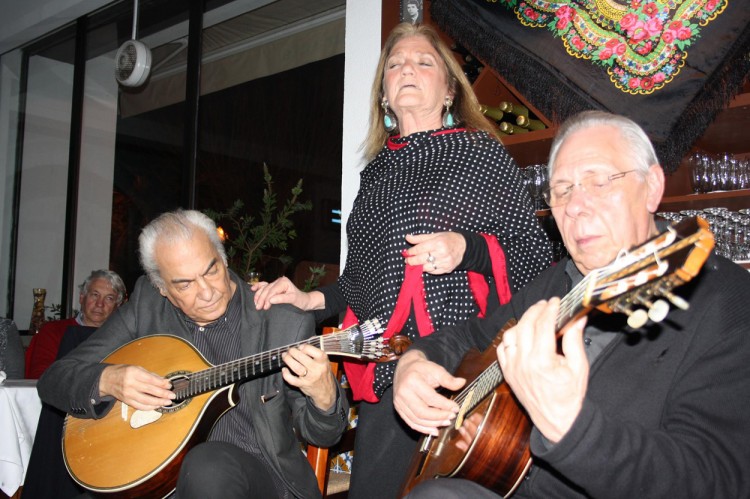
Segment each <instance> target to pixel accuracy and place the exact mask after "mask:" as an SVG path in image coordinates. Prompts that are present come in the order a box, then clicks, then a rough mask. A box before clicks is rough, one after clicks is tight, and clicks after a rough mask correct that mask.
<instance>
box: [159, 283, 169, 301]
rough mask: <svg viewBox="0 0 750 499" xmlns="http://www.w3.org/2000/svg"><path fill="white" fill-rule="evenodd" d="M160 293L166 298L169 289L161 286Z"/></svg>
mask: <svg viewBox="0 0 750 499" xmlns="http://www.w3.org/2000/svg"><path fill="white" fill-rule="evenodd" d="M159 294H160V295H162V296H163V297H165V298H166V297H167V291H166V290H165V289H164V288H163V287H162V286H159Z"/></svg>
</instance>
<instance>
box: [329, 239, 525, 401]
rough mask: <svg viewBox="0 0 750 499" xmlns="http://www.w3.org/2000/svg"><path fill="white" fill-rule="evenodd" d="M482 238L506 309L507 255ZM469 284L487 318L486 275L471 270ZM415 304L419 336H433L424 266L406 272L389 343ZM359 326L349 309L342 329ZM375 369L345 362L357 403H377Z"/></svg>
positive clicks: (409, 267) (389, 328) (388, 330)
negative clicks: (373, 387) (426, 294)
mask: <svg viewBox="0 0 750 499" xmlns="http://www.w3.org/2000/svg"><path fill="white" fill-rule="evenodd" d="M481 235H482V237H484V239H485V241H486V242H487V247H488V249H489V253H490V261H491V262H492V275H493V277H494V278H495V283H496V286H497V295H498V299H499V301H500V304H501V305H505V304H506V303H508V301H509V300H510V296H511V292H510V286H509V285H508V273H507V269H506V267H505V253H504V252H503V249H502V248H501V247H500V243H498V242H497V238H495V236H491V235H487V234H481ZM468 280H469V288H470V289H471V293H472V295H474V300H475V301H476V303H477V306H478V307H479V314H478V317H484V316H485V314H486V313H487V297H488V295H489V289H490V288H489V284H488V283H487V280H486V279H485V277H484V275H482V274H479V273H477V272H474V271H471V270H470V271H469V272H468ZM412 304H413V305H414V318H415V320H416V322H417V331H418V332H419V336H420V337H422V336H428V335H430V334H432V332H433V330H434V327H433V325H432V319H431V318H430V312H429V311H428V310H427V300H426V296H425V290H424V280H423V278H422V265H406V268H405V269H404V282H403V284H402V285H401V290H400V291H399V293H398V298H397V299H396V307H395V308H394V310H393V314H392V315H391V319H390V320H389V321H388V326H387V328H386V330H385V333H383V338H385V339H388V338H390V337H391V336H393V335H394V334H398V333H399V332H400V331H401V328H403V327H404V324H406V320H407V319H408V318H409V311H410V309H411V306H412ZM358 322H359V320H358V319H357V317H356V316H355V315H354V312H353V311H352V309H351V308H347V309H346V315H345V316H344V321H343V323H342V327H343V328H347V327H349V326H352V325H354V324H357V323H358ZM375 365H376V364H375V363H374V362H366V363H364V362H356V361H344V369H345V371H346V378H347V380H348V381H349V385H350V386H351V388H352V394H353V395H354V400H364V401H365V402H373V403H375V402H377V401H378V397H377V395H375V392H374V391H373V389H372V384H373V382H374V381H375Z"/></svg>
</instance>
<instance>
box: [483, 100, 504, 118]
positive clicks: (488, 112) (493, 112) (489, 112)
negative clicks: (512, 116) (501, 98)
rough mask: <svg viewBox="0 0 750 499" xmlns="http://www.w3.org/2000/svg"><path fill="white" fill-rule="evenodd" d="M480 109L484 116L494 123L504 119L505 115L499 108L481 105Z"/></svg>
mask: <svg viewBox="0 0 750 499" xmlns="http://www.w3.org/2000/svg"><path fill="white" fill-rule="evenodd" d="M479 109H480V110H481V111H482V114H483V115H485V116H487V117H488V118H490V119H492V120H494V121H501V120H502V119H503V114H504V113H503V112H502V110H500V108H499V107H495V106H487V105H485V104H480V105H479Z"/></svg>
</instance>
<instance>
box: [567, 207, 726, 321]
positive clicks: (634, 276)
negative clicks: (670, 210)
mask: <svg viewBox="0 0 750 499" xmlns="http://www.w3.org/2000/svg"><path fill="white" fill-rule="evenodd" d="M713 247H714V236H713V234H712V233H711V231H710V230H709V228H708V223H707V222H706V221H705V220H703V219H702V218H698V217H692V218H688V219H684V220H682V221H681V222H679V223H678V224H675V225H673V226H670V227H669V228H668V229H667V230H666V231H664V232H662V233H661V234H659V235H658V236H656V237H654V238H652V239H650V240H648V241H647V242H645V243H644V244H642V245H641V246H638V247H637V248H635V249H633V250H631V251H629V252H623V254H621V255H620V256H619V257H618V258H617V259H616V260H615V261H614V262H613V263H612V264H610V265H608V266H607V267H604V268H602V269H598V270H596V271H594V272H592V273H591V274H589V275H588V276H586V279H584V281H582V282H581V284H580V285H579V286H581V290H580V292H581V295H582V296H581V303H582V305H583V308H585V309H586V310H590V309H592V308H596V309H598V310H601V311H603V312H606V313H612V312H620V313H624V314H627V315H628V324H629V325H630V326H631V327H633V328H638V327H641V326H642V325H643V324H645V323H646V321H647V320H648V319H651V320H653V321H655V322H659V321H661V320H662V319H664V317H666V315H667V312H668V311H669V304H668V303H667V301H668V302H669V303H671V304H672V305H674V306H676V307H678V308H681V309H686V308H687V307H688V304H687V302H685V301H684V300H683V299H682V298H680V297H679V296H677V295H675V294H673V293H672V290H673V289H674V288H676V287H678V286H681V285H682V284H685V283H686V282H688V281H690V280H691V279H692V278H693V277H695V276H696V275H697V274H698V272H700V269H701V267H703V264H704V263H705V261H706V259H707V258H708V256H709V254H710V253H711V250H712V249H713ZM576 288H578V286H577V287H576ZM663 298H666V300H667V301H665V300H664V299H663Z"/></svg>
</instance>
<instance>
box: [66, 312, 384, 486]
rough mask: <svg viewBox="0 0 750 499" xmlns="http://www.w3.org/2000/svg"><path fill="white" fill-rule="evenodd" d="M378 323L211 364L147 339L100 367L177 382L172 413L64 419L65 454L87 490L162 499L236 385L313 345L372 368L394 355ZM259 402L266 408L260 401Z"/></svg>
mask: <svg viewBox="0 0 750 499" xmlns="http://www.w3.org/2000/svg"><path fill="white" fill-rule="evenodd" d="M382 334H383V327H382V326H381V324H380V321H378V320H377V319H373V320H369V321H366V322H363V323H362V324H361V325H354V326H352V327H350V328H348V329H345V330H342V331H340V332H337V333H333V334H327V335H324V336H314V337H311V338H308V339H306V340H304V341H300V342H298V343H294V344H292V345H287V346H284V347H281V348H276V349H274V350H270V351H267V352H263V353H259V354H256V355H251V356H249V357H245V358H242V359H238V360H234V361H232V362H228V363H226V364H221V365H218V366H213V365H211V364H210V363H209V362H208V361H207V360H206V359H205V358H204V357H203V356H202V355H201V353H200V352H198V350H196V349H195V347H193V346H192V345H191V344H190V343H189V342H187V341H185V340H184V339H182V338H179V337H176V336H171V335H153V336H145V337H143V338H138V339H136V340H133V341H131V342H130V343H127V344H125V345H123V346H122V347H120V348H118V349H117V350H115V351H114V352H112V353H111V354H109V355H108V356H107V357H106V358H105V359H104V360H103V361H102V362H105V363H109V364H132V365H139V366H142V367H143V368H145V369H147V370H149V371H151V372H154V373H156V374H159V375H161V376H164V377H165V378H167V379H169V380H171V382H172V390H173V391H174V393H175V394H176V395H177V398H176V399H175V400H174V401H173V403H172V404H171V405H170V406H168V407H162V408H160V409H158V410H155V411H139V410H134V409H133V408H131V407H129V406H127V405H126V404H123V403H122V402H120V401H117V402H116V403H115V405H114V407H113V408H112V410H110V411H109V412H108V413H107V415H106V416H105V417H103V418H101V419H79V418H75V417H72V416H70V415H68V416H66V418H65V423H64V427H63V455H64V459H65V466H66V467H67V469H68V472H69V473H70V475H71V477H73V479H74V480H75V481H76V482H78V483H79V484H80V485H81V486H82V487H84V488H86V489H88V490H90V491H92V492H95V493H105V494H107V495H111V496H114V497H139V498H141V497H164V496H166V495H168V494H169V493H170V492H171V491H173V490H174V489H175V485H176V482H177V474H178V472H179V469H180V465H181V464H182V460H183V458H184V456H185V454H186V453H187V452H188V451H189V450H190V449H191V448H193V447H194V446H195V445H197V444H198V443H201V442H203V441H205V440H206V438H207V437H208V434H209V432H210V431H211V428H212V427H213V425H214V423H215V422H216V420H217V419H218V418H219V417H220V416H221V415H222V414H224V413H225V412H226V411H227V410H229V409H231V408H232V407H234V406H235V405H236V404H237V402H238V401H239V398H238V395H237V390H236V389H235V387H236V385H237V384H238V383H239V382H242V381H245V380H248V379H253V378H258V377H261V376H264V375H266V374H269V373H271V372H275V371H278V370H279V369H281V367H282V365H283V362H282V360H281V356H282V354H283V353H285V352H287V351H288V350H289V349H290V348H292V347H295V346H299V345H303V344H310V345H314V346H316V347H318V348H320V349H321V350H323V351H325V352H326V353H327V354H329V355H343V356H348V357H353V358H357V359H368V360H373V361H379V360H383V359H385V358H388V356H389V347H388V345H387V344H386V343H385V342H384V340H383V338H382ZM259 403H260V402H259Z"/></svg>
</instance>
